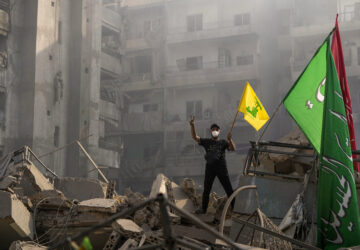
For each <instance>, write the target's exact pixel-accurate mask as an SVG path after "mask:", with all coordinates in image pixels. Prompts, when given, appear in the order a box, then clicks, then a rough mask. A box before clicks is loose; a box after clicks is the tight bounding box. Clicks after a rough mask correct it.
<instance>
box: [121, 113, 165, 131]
mask: <svg viewBox="0 0 360 250" xmlns="http://www.w3.org/2000/svg"><path fill="white" fill-rule="evenodd" d="M162 126H163V115H162V113H161V112H159V111H157V112H144V113H129V114H124V115H123V119H122V130H123V131H124V132H154V131H159V130H162Z"/></svg>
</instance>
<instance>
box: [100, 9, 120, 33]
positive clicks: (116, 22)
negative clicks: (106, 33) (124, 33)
mask: <svg viewBox="0 0 360 250" xmlns="http://www.w3.org/2000/svg"><path fill="white" fill-rule="evenodd" d="M102 24H103V26H105V27H107V28H109V29H111V30H113V31H116V32H120V25H121V18H120V15H119V14H118V13H117V12H115V11H113V10H111V9H109V8H106V7H102Z"/></svg>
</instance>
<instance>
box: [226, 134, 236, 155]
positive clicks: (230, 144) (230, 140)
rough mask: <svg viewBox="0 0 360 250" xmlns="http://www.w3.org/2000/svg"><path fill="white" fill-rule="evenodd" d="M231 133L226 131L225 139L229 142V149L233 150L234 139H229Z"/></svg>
mask: <svg viewBox="0 0 360 250" xmlns="http://www.w3.org/2000/svg"><path fill="white" fill-rule="evenodd" d="M231 137H232V135H231V132H229V133H228V135H227V140H228V142H229V148H228V149H229V151H235V149H236V147H235V143H234V141H233V140H232V139H231Z"/></svg>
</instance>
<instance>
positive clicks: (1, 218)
mask: <svg viewBox="0 0 360 250" xmlns="http://www.w3.org/2000/svg"><path fill="white" fill-rule="evenodd" d="M0 201H1V202H0V235H1V237H0V246H7V247H8V246H9V245H10V244H11V242H13V241H14V240H32V239H33V238H34V222H33V217H32V214H31V213H30V212H29V210H28V209H27V208H26V206H25V205H24V204H23V203H22V202H21V201H20V200H19V199H18V198H17V197H16V195H15V194H11V193H9V192H5V191H0Z"/></svg>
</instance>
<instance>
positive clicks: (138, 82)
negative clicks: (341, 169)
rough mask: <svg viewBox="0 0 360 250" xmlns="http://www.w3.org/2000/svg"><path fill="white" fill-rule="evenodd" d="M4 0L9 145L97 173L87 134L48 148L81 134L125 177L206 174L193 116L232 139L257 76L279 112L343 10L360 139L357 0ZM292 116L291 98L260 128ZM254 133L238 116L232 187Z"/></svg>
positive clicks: (204, 130)
mask: <svg viewBox="0 0 360 250" xmlns="http://www.w3.org/2000/svg"><path fill="white" fill-rule="evenodd" d="M2 2H8V7H6V4H5V5H1V6H5V7H1V8H3V9H0V15H1V16H2V17H3V18H1V21H0V157H1V156H2V155H4V154H6V153H8V152H11V151H13V150H15V149H18V148H20V147H21V146H23V145H24V144H25V145H29V146H30V147H31V148H32V149H33V151H34V152H35V153H36V154H37V155H39V156H42V155H45V154H46V155H45V156H44V157H42V158H41V160H42V161H43V162H44V163H45V164H46V165H47V166H49V167H50V168H52V169H53V170H54V171H55V172H56V173H57V174H58V175H60V176H74V177H94V178H96V177H97V172H96V171H94V169H93V167H92V165H91V164H90V162H89V161H88V159H87V158H86V157H85V156H84V154H83V153H82V152H81V151H79V149H78V147H77V145H76V144H72V145H70V146H68V147H67V148H66V149H65V150H60V151H57V152H55V153H53V154H47V153H49V152H51V151H53V150H55V149H57V148H59V147H61V146H63V145H67V144H68V143H71V142H73V141H74V140H77V139H81V143H82V144H83V145H84V147H85V148H86V150H87V151H88V152H89V154H90V155H91V156H92V157H93V159H94V160H95V162H96V163H97V164H98V165H99V167H100V169H102V171H103V172H104V174H105V175H106V176H107V177H108V178H109V179H111V180H116V181H117V183H119V186H118V188H124V187H127V186H132V188H134V189H136V190H137V191H143V192H148V190H147V191H146V189H147V187H148V186H149V185H151V183H152V181H153V179H154V178H155V176H156V175H157V174H158V173H164V174H165V175H166V176H168V177H169V178H171V179H174V180H176V181H178V180H180V179H182V178H183V177H185V176H186V177H191V178H194V179H195V181H196V182H197V183H198V184H200V186H201V184H202V182H203V175H204V164H205V161H204V158H203V150H202V148H201V147H199V146H198V145H196V143H194V141H193V140H192V139H191V136H190V130H189V125H188V117H189V116H190V115H195V116H196V118H195V119H196V129H197V133H198V134H199V135H200V136H201V137H206V136H209V125H210V124H211V123H213V122H217V123H219V124H220V126H221V128H222V134H221V136H222V137H225V136H226V134H227V131H228V129H229V128H230V125H231V123H232V120H233V117H234V114H235V111H236V107H237V105H238V102H239V99H240V97H241V93H242V90H243V87H244V86H245V83H246V82H247V81H249V82H250V84H251V85H252V87H253V88H254V90H255V92H256V93H257V95H258V96H259V98H260V99H261V101H262V103H263V104H264V106H265V107H266V109H267V111H268V113H269V115H270V114H272V112H273V110H275V108H276V107H277V105H278V104H279V103H280V101H281V99H282V98H283V97H284V96H285V94H286V93H287V91H288V90H289V88H290V87H291V85H292V84H293V82H294V81H295V80H296V78H297V77H298V75H299V74H300V73H301V71H302V70H303V69H304V67H305V65H306V63H307V62H308V60H309V59H310V57H311V56H312V55H313V53H314V52H315V50H316V48H317V47H318V46H319V45H320V44H321V42H322V40H323V39H324V38H325V36H326V34H327V33H328V32H329V31H330V29H331V27H333V25H334V18H335V14H336V13H337V12H338V13H339V15H340V20H339V21H340V29H341V35H342V40H343V47H344V56H345V61H346V65H347V74H348V81H349V87H350V93H351V97H352V101H353V112H354V122H355V131H356V133H357V134H356V136H357V138H358V140H359V138H360V134H359V131H358V130H357V129H356V127H357V126H358V125H359V123H360V109H359V106H360V105H357V104H358V103H359V100H360V91H359V90H357V83H359V81H360V38H359V36H358V35H357V33H358V29H359V28H358V27H359V22H360V21H359V20H360V18H359V15H360V14H359V8H360V7H359V0H342V1H340V0H331V1H325V0H324V1H319V3H316V4H315V5H314V4H313V3H312V1H287V0H273V1H266V0H256V1H238V0H225V1H221V0H210V1H209V0H206V1H205V0H197V1H193V0H184V1H171V0H123V1H115V0H103V1H101V0H81V1H60V0H51V1H47V0H40V1H33V0H27V1H15V0H9V1H5V0H4V1H2ZM322 2H324V3H325V2H326V4H322ZM323 5H324V6H326V8H323ZM10 6H11V8H10ZM308 10H311V11H308ZM7 14H8V17H9V19H8V21H6V20H7V19H6V15H7ZM9 20H11V22H10V21H9ZM294 126H295V123H293V122H292V121H291V119H290V117H289V116H288V114H287V112H286V111H285V109H284V108H283V107H281V108H280V110H279V112H278V113H277V115H276V117H275V119H274V120H273V122H272V124H271V125H270V126H269V129H268V131H267V133H266V134H265V136H264V138H263V139H265V140H270V139H271V140H274V139H277V138H279V137H280V136H283V135H284V134H286V133H288V132H289V131H290V130H291V129H292V128H293V127H294ZM279 127H281V130H280V129H279ZM257 136H259V134H258V133H257V132H256V131H255V130H254V129H253V128H252V127H250V126H249V125H248V124H247V123H246V122H244V121H243V119H240V117H239V118H238V120H237V122H236V123H235V127H234V130H233V138H234V141H235V142H236V144H237V148H238V150H237V152H236V153H229V154H228V156H227V158H228V168H229V171H230V176H231V179H232V180H233V185H234V186H236V185H237V179H238V175H239V174H240V173H241V172H242V167H243V161H244V158H245V155H246V153H247V148H248V146H249V144H248V141H249V140H256V138H257ZM200 188H201V187H200ZM218 188H219V183H218V182H216V183H215V190H217V191H220V190H221V189H218Z"/></svg>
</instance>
